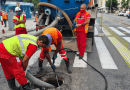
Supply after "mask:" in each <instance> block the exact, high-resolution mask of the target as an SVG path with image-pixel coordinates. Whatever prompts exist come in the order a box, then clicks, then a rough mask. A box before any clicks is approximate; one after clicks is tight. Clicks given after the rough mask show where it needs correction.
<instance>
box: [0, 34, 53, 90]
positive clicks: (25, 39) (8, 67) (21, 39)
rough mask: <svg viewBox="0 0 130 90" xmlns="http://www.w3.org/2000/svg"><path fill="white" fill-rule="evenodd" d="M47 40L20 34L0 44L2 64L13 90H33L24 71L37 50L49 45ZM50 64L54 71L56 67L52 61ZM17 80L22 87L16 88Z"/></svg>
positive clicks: (0, 60) (0, 61) (42, 37)
mask: <svg viewBox="0 0 130 90" xmlns="http://www.w3.org/2000/svg"><path fill="white" fill-rule="evenodd" d="M45 38H46V37H45V36H39V37H38V38H37V37H35V36H32V35H28V34H20V35H16V36H14V37H11V38H8V39H6V40H3V41H2V42H1V43H0V63H1V66H2V68H3V71H4V75H5V77H6V79H7V82H8V85H9V88H10V89H11V90H32V89H31V87H30V84H29V83H28V81H27V79H26V78H25V72H24V71H25V70H26V67H27V65H28V62H29V59H30V57H31V56H32V55H33V54H34V53H35V52H36V50H37V48H38V47H44V46H46V45H48V43H46V41H45ZM22 58H23V59H22ZM49 63H50V65H51V67H52V69H53V70H54V69H55V65H53V64H52V63H51V61H49ZM15 79H16V80H17V81H18V83H19V84H20V85H21V87H19V88H18V87H16V85H15Z"/></svg>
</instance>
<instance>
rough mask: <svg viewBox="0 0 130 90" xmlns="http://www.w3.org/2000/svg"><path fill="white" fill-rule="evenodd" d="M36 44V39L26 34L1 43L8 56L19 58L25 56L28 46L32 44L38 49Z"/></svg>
mask: <svg viewBox="0 0 130 90" xmlns="http://www.w3.org/2000/svg"><path fill="white" fill-rule="evenodd" d="M36 42H37V37H35V36H32V35H28V34H20V35H17V36H14V37H11V38H8V39H6V40H3V41H2V43H3V44H4V46H5V48H6V50H7V51H8V52H9V53H10V54H12V55H15V56H18V57H20V58H22V57H23V56H24V55H25V52H26V51H27V47H28V45H29V44H33V45H36V46H37V47H38V45H37V43H36Z"/></svg>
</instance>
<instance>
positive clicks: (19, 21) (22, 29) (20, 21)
mask: <svg viewBox="0 0 130 90" xmlns="http://www.w3.org/2000/svg"><path fill="white" fill-rule="evenodd" d="M15 12H16V15H15V16H14V17H13V23H14V24H15V26H14V29H15V31H16V32H15V35H19V34H27V31H26V26H25V23H26V17H25V16H24V15H21V9H20V8H19V7H16V8H15Z"/></svg>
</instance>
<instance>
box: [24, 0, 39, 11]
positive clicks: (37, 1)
mask: <svg viewBox="0 0 130 90" xmlns="http://www.w3.org/2000/svg"><path fill="white" fill-rule="evenodd" d="M23 2H32V3H33V4H34V6H35V9H36V8H37V6H38V3H39V0H23Z"/></svg>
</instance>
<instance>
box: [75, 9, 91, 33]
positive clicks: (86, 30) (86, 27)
mask: <svg viewBox="0 0 130 90" xmlns="http://www.w3.org/2000/svg"><path fill="white" fill-rule="evenodd" d="M88 14H89V12H87V11H86V14H85V21H87V15H88ZM79 15H80V12H78V13H77V15H76V18H75V19H76V22H77V19H78V17H79ZM88 26H89V24H86V25H85V33H88ZM74 31H76V28H75V29H74Z"/></svg>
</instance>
